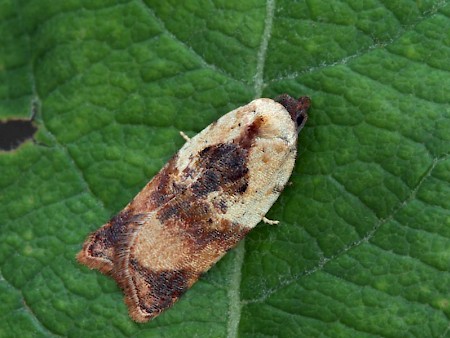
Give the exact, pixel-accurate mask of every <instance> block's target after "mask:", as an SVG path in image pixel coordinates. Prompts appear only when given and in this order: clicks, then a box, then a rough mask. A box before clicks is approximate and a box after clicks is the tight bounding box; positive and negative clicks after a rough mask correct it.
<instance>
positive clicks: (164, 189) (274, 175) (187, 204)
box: [77, 94, 311, 322]
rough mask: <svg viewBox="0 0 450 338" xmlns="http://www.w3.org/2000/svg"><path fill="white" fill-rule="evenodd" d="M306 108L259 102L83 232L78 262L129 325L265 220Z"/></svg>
mask: <svg viewBox="0 0 450 338" xmlns="http://www.w3.org/2000/svg"><path fill="white" fill-rule="evenodd" d="M310 103H311V101H310V99H309V98H308V97H306V96H303V97H300V98H299V99H294V98H292V97H290V96H289V95H287V94H283V95H281V96H279V97H278V98H276V99H275V100H272V99H267V98H261V99H257V100H254V101H252V102H250V103H249V104H247V105H245V106H242V107H240V108H237V109H235V110H233V111H231V112H229V113H227V114H226V115H224V116H222V117H221V118H220V119H218V120H217V121H216V122H213V123H212V124H210V125H209V126H208V127H206V128H205V129H204V130H203V131H201V132H200V133H199V134H197V135H196V136H195V137H193V138H192V139H189V140H188V141H187V142H186V143H185V144H184V146H183V147H182V148H181V149H180V150H179V151H178V153H177V154H175V155H174V156H173V157H172V158H171V159H170V160H169V162H168V163H167V164H166V165H165V166H164V167H163V168H162V169H161V171H160V172H159V173H158V174H157V175H156V176H155V177H154V178H153V179H152V180H151V181H150V182H149V183H148V184H147V185H146V186H145V187H144V188H143V189H142V190H141V192H139V194H138V195H137V196H136V197H135V198H134V199H133V200H132V201H131V202H130V203H129V204H128V205H127V206H126V207H125V208H124V209H123V210H122V211H121V212H119V214H118V215H116V216H115V217H113V218H112V219H111V220H109V222H108V223H106V224H105V225H103V226H102V227H101V228H99V229H98V230H97V231H95V232H93V233H92V234H90V235H89V236H88V238H87V239H86V241H85V243H84V245H83V248H82V250H81V251H80V252H79V253H78V255H77V259H78V261H79V262H80V263H82V264H84V265H86V266H88V267H89V268H91V269H97V270H99V271H100V272H102V273H103V274H106V275H109V276H111V277H112V278H113V279H114V280H115V281H116V282H117V284H118V285H119V286H120V287H121V288H122V290H123V292H124V295H125V303H126V304H127V306H128V309H129V314H130V317H131V318H132V319H133V320H135V321H137V322H146V321H148V320H150V319H152V318H154V317H156V316H158V315H159V314H160V313H161V312H162V311H164V310H165V309H167V308H169V307H170V306H172V305H173V303H174V302H175V301H177V300H178V299H179V298H180V296H181V295H183V294H184V293H185V292H186V291H187V290H188V289H189V288H190V287H191V286H192V285H193V284H194V283H195V282H196V281H197V280H198V278H199V277H200V275H201V274H202V273H204V272H205V271H207V270H208V269H209V268H211V266H213V265H214V264H215V263H216V262H217V261H218V260H219V259H220V258H221V257H222V256H223V255H225V253H226V252H227V251H229V250H230V249H232V248H233V247H234V246H236V245H237V243H238V242H239V241H240V240H241V239H242V238H243V237H244V236H245V235H246V234H247V233H248V232H249V231H250V230H251V229H253V228H254V227H255V226H256V225H257V224H258V223H259V222H260V221H261V220H267V219H265V215H266V213H267V212H268V211H269V209H270V207H271V206H272V204H273V203H274V202H275V201H276V199H277V198H278V196H279V195H280V193H281V191H282V190H283V188H284V186H285V185H286V183H287V182H288V180H289V177H290V175H291V173H292V170H293V167H294V163H295V158H296V155H297V135H298V132H299V131H300V129H302V127H303V126H304V125H305V122H306V120H307V117H308V115H307V111H308V109H309V107H310ZM267 221H268V220H267ZM268 222H270V221H268ZM273 223H274V222H273Z"/></svg>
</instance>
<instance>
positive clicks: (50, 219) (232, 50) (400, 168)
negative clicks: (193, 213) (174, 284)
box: [0, 0, 450, 337]
mask: <svg viewBox="0 0 450 338" xmlns="http://www.w3.org/2000/svg"><path fill="white" fill-rule="evenodd" d="M449 31H450V3H449V2H448V1H445V0H420V1H406V0H400V1H384V2H379V1H370V0H369V1H352V0H346V1H326V0H312V1H309V0H307V1H298V2H289V1H275V0H268V1H267V2H261V1H255V0H254V1H234V0H227V1H214V2H212V1H197V2H193V1H188V2H181V1H174V0H171V1H156V0H143V1H142V0H141V1H125V0H114V1H112V0H102V1H100V0H95V1H92V0H86V1H82V0H68V1H47V0H40V1H37V0H35V1H25V0H23V1H18V0H0V46H1V47H0V119H2V120H5V119H11V118H19V119H26V118H30V116H31V115H32V110H33V109H36V112H37V114H36V119H35V121H34V124H35V125H36V126H37V128H38V132H37V133H36V135H35V142H32V141H27V142H25V143H23V144H22V145H21V146H19V147H18V148H17V149H15V150H13V151H9V152H5V151H3V152H0V319H1V323H2V324H1V325H0V336H1V337H13V336H14V337H52V336H69V337H98V336H105V337H106V336H127V337H128V336H130V337H131V336H133V337H162V336H164V337H181V336H183V337H193V336H197V337H226V336H227V337H237V336H239V337H269V336H278V337H313V336H315V337H317V336H321V337H325V336H329V337H400V336H401V337H450V320H449V318H450V271H449V269H450V184H449V182H450V157H449V153H450V63H449V60H450V36H449ZM284 92H287V93H289V94H291V95H295V96H299V95H309V96H311V98H312V101H313V108H312V110H311V111H310V119H309V121H308V123H307V126H306V128H305V129H303V131H302V132H301V135H300V139H299V157H298V160H297V164H296V167H295V170H294V173H293V175H292V178H291V181H292V185H290V186H288V187H287V188H286V190H285V191H284V192H283V194H282V196H281V197H280V199H279V200H278V201H277V203H276V204H275V205H274V207H273V208H272V209H271V211H270V212H269V214H268V217H269V218H271V219H277V220H280V225H279V226H269V225H264V224H261V225H259V226H258V227H257V228H256V229H254V230H253V231H252V232H251V233H250V234H249V235H248V237H247V238H246V240H245V242H242V243H241V244H240V245H239V246H238V247H237V248H236V249H235V250H233V251H232V252H230V253H229V254H228V255H226V257H225V258H224V259H223V260H222V261H220V262H219V263H218V264H217V265H216V266H215V267H213V268H212V269H211V270H210V271H209V272H208V273H207V274H206V275H205V276H204V277H202V279H201V280H200V281H199V282H198V283H197V284H196V285H195V286H194V287H193V288H192V289H191V290H190V291H189V292H188V293H187V294H186V295H185V296H184V297H183V298H182V299H181V300H180V301H179V302H178V303H177V304H176V305H175V306H174V307H173V308H172V309H170V310H168V311H166V312H165V313H164V314H162V315H161V316H160V317H158V318H156V319H155V320H153V321H151V322H149V323H146V324H136V323H134V322H132V321H131V320H130V319H129V317H128V314H127V309H126V307H125V305H124V303H123V301H122V299H123V297H122V293H121V291H120V290H119V288H118V287H117V286H116V285H115V283H114V282H113V281H112V280H111V279H109V278H108V277H106V276H103V275H101V274H100V273H98V272H94V271H90V270H89V269H87V268H85V267H84V266H81V265H80V264H78V263H77V262H76V261H75V254H76V253H77V252H78V251H79V250H80V248H81V245H82V242H83V241H84V239H85V237H86V236H87V234H88V233H89V232H91V231H93V230H95V229H96V228H98V227H99V226H100V225H102V224H103V223H104V222H105V221H106V220H108V219H109V218H110V217H111V216H112V215H114V214H115V213H117V212H118V211H120V210H121V209H122V207H123V206H124V205H126V203H127V202H129V201H130V200H131V199H132V198H133V197H134V196H135V194H136V193H137V192H138V191H139V190H140V189H141V188H142V187H143V186H144V185H145V184H146V182H147V181H148V180H150V179H151V178H152V176H153V175H155V173H157V172H158V171H159V169H160V168H161V167H162V166H163V164H164V163H165V162H166V161H167V159H169V158H170V157H171V155H173V154H174V153H175V152H176V151H177V149H179V148H180V146H181V145H182V144H183V139H182V138H181V137H180V136H179V135H178V131H180V130H182V131H184V132H186V133H188V134H190V135H193V134H195V133H197V132H199V131H200V130H202V129H203V128H204V127H206V126H207V125H208V124H209V123H210V122H212V121H214V120H215V119H217V118H218V117H220V116H221V115H223V114H225V113H226V112H228V111H230V110H231V109H233V108H236V107H238V106H240V105H242V104H245V103H247V102H249V101H250V100H252V99H253V98H255V97H260V96H263V97H274V96H276V95H278V94H281V93H284ZM33 107H34V108H33Z"/></svg>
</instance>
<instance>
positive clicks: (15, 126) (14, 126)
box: [0, 120, 37, 151]
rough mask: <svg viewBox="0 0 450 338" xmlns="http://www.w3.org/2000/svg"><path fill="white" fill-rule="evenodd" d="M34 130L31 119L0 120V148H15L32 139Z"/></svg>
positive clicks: (8, 149)
mask: <svg viewBox="0 0 450 338" xmlns="http://www.w3.org/2000/svg"><path fill="white" fill-rule="evenodd" d="M36 131H37V127H36V126H35V125H34V124H33V122H32V120H8V121H0V149H1V150H6V151H10V150H13V149H16V148H17V147H18V146H20V145H21V144H22V143H23V142H25V141H26V140H29V139H32V138H33V135H34V134H35V133H36Z"/></svg>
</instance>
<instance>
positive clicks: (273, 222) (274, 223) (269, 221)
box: [262, 217, 280, 225]
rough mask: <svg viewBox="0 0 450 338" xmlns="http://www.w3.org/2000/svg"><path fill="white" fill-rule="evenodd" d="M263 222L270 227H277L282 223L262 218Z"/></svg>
mask: <svg viewBox="0 0 450 338" xmlns="http://www.w3.org/2000/svg"><path fill="white" fill-rule="evenodd" d="M262 221H263V222H264V223H266V224H270V225H277V224H278V223H280V221H272V220H271V219H268V218H266V217H263V218H262Z"/></svg>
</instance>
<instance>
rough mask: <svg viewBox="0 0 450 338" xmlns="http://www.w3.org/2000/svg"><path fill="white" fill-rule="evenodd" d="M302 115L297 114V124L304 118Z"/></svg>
mask: <svg viewBox="0 0 450 338" xmlns="http://www.w3.org/2000/svg"><path fill="white" fill-rule="evenodd" d="M304 118H305V117H304V115H303V114H300V115H299V116H297V126H299V125H301V124H302V122H303V119H304Z"/></svg>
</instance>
